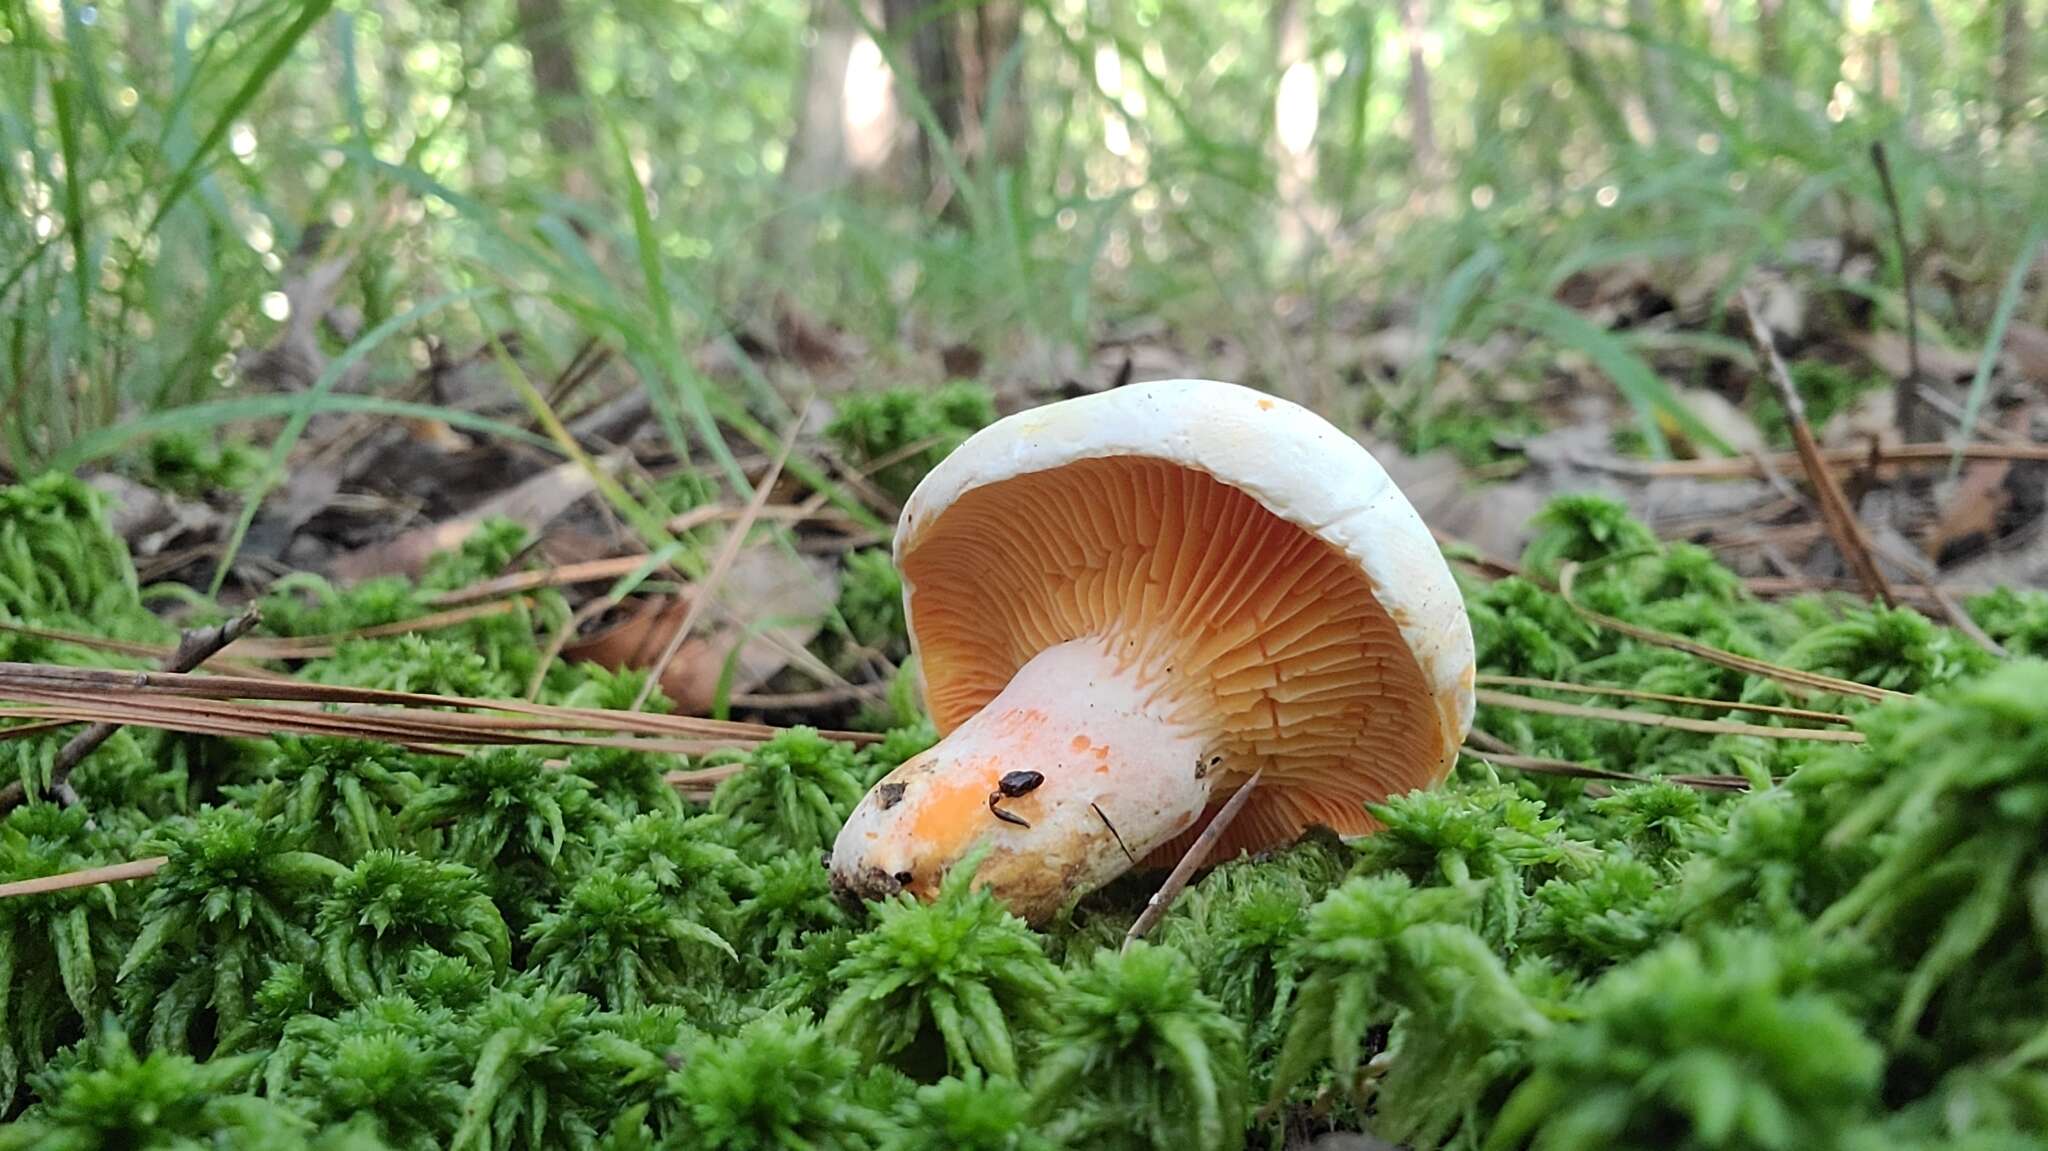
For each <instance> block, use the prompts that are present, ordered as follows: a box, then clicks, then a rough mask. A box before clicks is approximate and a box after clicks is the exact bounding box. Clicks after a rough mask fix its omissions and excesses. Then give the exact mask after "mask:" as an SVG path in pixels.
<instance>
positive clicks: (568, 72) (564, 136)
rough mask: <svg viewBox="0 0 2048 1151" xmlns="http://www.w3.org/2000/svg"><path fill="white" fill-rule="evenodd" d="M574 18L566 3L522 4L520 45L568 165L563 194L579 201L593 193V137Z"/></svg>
mask: <svg viewBox="0 0 2048 1151" xmlns="http://www.w3.org/2000/svg"><path fill="white" fill-rule="evenodd" d="M569 33H570V27H569V19H568V15H567V13H566V12H565V11H564V10H563V8H562V0H519V43H520V45H521V46H522V47H524V48H525V49H526V54H527V58H528V60H529V61H530V62H531V65H532V68H533V95H534V100H535V102H536V103H538V104H539V105H540V107H541V111H542V113H543V115H544V116H545V121H544V123H545V127H544V128H543V131H544V132H545V133H546V135H547V140H548V147H549V148H550V149H551V150H553V152H554V153H555V157H556V159H557V160H558V161H560V162H561V163H562V165H563V168H564V171H563V190H564V191H566V192H568V193H569V195H570V196H572V197H580V196H583V195H585V194H587V193H588V192H589V191H590V190H591V187H590V174H589V170H588V169H589V165H588V164H587V163H584V162H583V161H584V159H585V158H586V157H587V156H588V155H589V153H590V145H591V141H592V139H593V136H592V132H591V126H590V118H589V117H588V116H587V115H586V114H585V111H584V107H583V99H584V97H583V71H582V68H581V67H580V66H579V65H578V64H577V62H576V46H575V44H574V43H572V42H571V40H570V37H569Z"/></svg>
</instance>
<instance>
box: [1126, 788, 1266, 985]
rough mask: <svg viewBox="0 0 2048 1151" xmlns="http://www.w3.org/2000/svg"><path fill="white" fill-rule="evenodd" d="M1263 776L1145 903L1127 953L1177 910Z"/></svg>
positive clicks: (1239, 794)
mask: <svg viewBox="0 0 2048 1151" xmlns="http://www.w3.org/2000/svg"><path fill="white" fill-rule="evenodd" d="M1263 774H1265V771H1264V769H1263V768H1262V769H1260V770H1259V771H1255V772H1252V776H1251V778H1250V779H1247V780H1245V781H1244V784H1243V786H1241V787H1239V788H1238V789H1237V790H1236V791H1235V792H1232V793H1231V796H1230V798H1229V799H1228V800H1225V801H1224V804H1223V808H1222V810H1220V811H1218V812H1217V813H1216V816H1215V818H1213V819H1211V820H1210V821H1209V826H1207V827H1205V828H1203V829H1202V834H1200V835H1197V836H1196V837H1195V841H1194V842H1193V843H1191V844H1189V845H1188V849H1187V851H1186V852H1185V853H1183V854H1182V855H1181V857H1180V862H1179V863H1176V864H1174V865H1173V870H1172V871H1171V872H1169V873H1168V874H1167V876H1166V882H1164V883H1162V884H1160V885H1159V890H1157V891H1155V892H1153V893H1152V898H1150V899H1148V900H1146V901H1145V910H1144V911H1142V912H1139V913H1138V919H1137V922H1135V923H1133V924H1131V929H1130V931H1128V932H1127V933H1125V935H1124V948H1123V949H1124V950H1125V951H1129V950H1130V949H1131V944H1133V943H1136V942H1137V941H1138V940H1140V939H1143V938H1145V936H1146V934H1147V933H1148V932H1150V931H1151V930H1152V929H1153V928H1154V927H1157V926H1158V925H1159V921H1160V920H1161V919H1164V918H1166V912H1167V911H1168V909H1170V908H1171V907H1172V906H1173V901H1174V900H1175V899H1178V898H1179V897H1180V893H1181V889H1182V888H1185V887H1186V886H1187V885H1188V880H1190V879H1193V878H1194V877H1195V872H1197V871H1199V870H1201V867H1202V864H1203V862H1205V861H1206V860H1207V859H1208V858H1209V853H1210V852H1211V851H1213V850H1215V848H1216V841H1217V840H1218V839H1221V838H1222V837H1223V832H1224V829H1226V828H1228V827H1229V826H1230V823H1231V821H1232V820H1234V819H1236V818H1237V813H1238V812H1240V811H1243V810H1244V805H1245V801H1247V800H1249V799H1250V798H1251V797H1252V789H1253V788H1255V787H1257V786H1258V785H1259V777H1260V776H1261V775H1263Z"/></svg>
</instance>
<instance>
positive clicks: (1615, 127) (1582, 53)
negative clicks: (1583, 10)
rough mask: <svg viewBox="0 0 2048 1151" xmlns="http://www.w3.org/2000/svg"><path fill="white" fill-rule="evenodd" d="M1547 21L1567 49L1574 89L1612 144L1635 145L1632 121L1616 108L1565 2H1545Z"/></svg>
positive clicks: (1567, 65)
mask: <svg viewBox="0 0 2048 1151" xmlns="http://www.w3.org/2000/svg"><path fill="white" fill-rule="evenodd" d="M1543 19H1544V21H1545V22H1546V23H1548V24H1550V25H1551V26H1552V27H1553V28H1554V29H1555V30H1556V32H1557V39H1558V43H1560V44H1562V45H1563V46H1564V62H1565V70H1566V71H1568V72H1570V73H1571V78H1572V87H1574V88H1575V89H1577V90H1578V93H1579V96H1580V98H1581V99H1583V100H1585V101H1586V104H1587V106H1588V107H1589V108H1590V109H1591V111H1592V113H1593V118H1594V119H1595V120H1597V121H1599V122H1600V127H1601V130H1603V131H1604V132H1606V133H1607V139H1608V141H1609V142H1611V143H1613V144H1616V145H1623V144H1628V143H1631V142H1632V141H1633V140H1634V139H1635V137H1634V135H1633V134H1631V133H1630V132H1629V127H1628V119H1627V118H1626V117H1624V116H1623V115H1622V114H1621V109H1620V108H1619V107H1617V106H1616V105H1615V103H1614V97H1613V96H1612V95H1610V94H1609V93H1608V91H1607V85H1606V83H1605V82H1603V81H1602V80H1601V79H1600V73H1599V71H1598V70H1597V69H1596V68H1595V67H1594V66H1593V61H1592V58H1591V57H1589V56H1587V54H1586V49H1585V47H1584V46H1583V45H1581V44H1580V43H1579V37H1578V30H1577V29H1576V28H1573V27H1572V19H1573V17H1572V13H1571V10H1570V9H1568V8H1566V7H1565V0H1543Z"/></svg>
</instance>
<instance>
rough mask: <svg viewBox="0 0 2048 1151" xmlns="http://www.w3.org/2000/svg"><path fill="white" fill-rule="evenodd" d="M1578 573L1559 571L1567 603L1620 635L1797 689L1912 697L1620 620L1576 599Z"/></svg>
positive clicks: (1878, 699) (1569, 568)
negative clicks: (1575, 585)
mask: <svg viewBox="0 0 2048 1151" xmlns="http://www.w3.org/2000/svg"><path fill="white" fill-rule="evenodd" d="M1577 575H1578V565H1577V564H1566V565H1565V566H1564V568H1563V569H1562V570H1561V571H1559V572H1558V579H1557V594H1558V597H1559V598H1561V599H1563V600H1564V602H1565V604H1566V606H1568V607H1570V608H1571V609H1572V610H1573V611H1575V612H1577V613H1578V614H1579V618H1581V619H1584V620H1587V621H1588V622H1591V623H1595V624H1598V625H1599V626H1601V627H1603V628H1606V629H1607V630H1608V631H1611V632H1615V633H1616V634H1618V635H1625V636H1627V637H1629V638H1630V639H1633V640H1636V641H1638V642H1641V643H1647V644H1651V645H1653V646H1656V647H1668V648H1670V649H1671V650H1673V651H1682V652H1684V653H1685V654H1687V655H1690V656H1696V657H1698V658H1700V659H1703V660H1706V661H1707V662H1708V663H1711V664H1714V665H1716V666H1719V667H1725V668H1728V669H1730V670H1732V671H1739V672H1743V673H1744V674H1747V675H1755V676H1762V677H1763V678H1765V679H1769V680H1775V681H1777V682H1778V683H1781V684H1785V685H1788V686H1790V687H1794V688H1804V689H1806V690H1808V691H1820V692H1828V693H1830V694H1833V695H1848V696H1855V697H1856V698H1858V699H1867V700H1870V701H1872V702H1875V703H1882V702H1884V701H1885V700H1891V699H1911V698H1912V697H1911V696H1910V695H1907V694H1906V693H1904V692H1898V691H1892V690H1890V689H1888V688H1882V687H1872V686H1870V685H1869V684H1865V683H1857V682H1856V681H1855V680H1850V679H1838V678H1836V677H1835V676H1831V675H1822V674H1821V673H1819V672H1817V671H1802V670H1800V669H1799V668H1796V667H1784V666H1782V665H1780V664H1775V663H1771V662H1769V661H1767V660H1761V659H1753V658H1751V657H1749V656H1746V655H1737V654H1735V653H1734V652H1732V651H1723V650H1721V649H1720V648H1717V647H1713V646H1711V645H1708V644H1704V643H1700V642H1699V641H1698V640H1691V639H1687V638H1685V637H1684V636H1679V635H1672V634H1670V633H1669V632H1661V631H1657V630H1655V629H1653V628H1647V627H1639V626H1637V625H1636V624H1632V623H1629V622H1628V621H1626V620H1619V619H1616V618H1614V617H1613V616H1611V615H1603V614H1602V613H1600V612H1597V611H1594V610H1593V609H1592V608H1589V607H1586V606H1584V605H1583V604H1581V603H1579V602H1578V601H1577V600H1575V599H1573V598H1572V580H1573V578H1574V577H1575V576H1577Z"/></svg>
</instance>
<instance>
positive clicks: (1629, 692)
mask: <svg viewBox="0 0 2048 1151" xmlns="http://www.w3.org/2000/svg"><path fill="white" fill-rule="evenodd" d="M1478 682H1479V683H1481V684H1491V685H1493V686H1495V687H1527V688H1537V689H1540V690H1543V691H1562V692H1574V693H1577V694H1579V695H1611V696H1616V697H1619V698H1621V699H1640V700H1643V701H1645V702H1649V703H1669V704H1676V705H1679V706H1682V707H1697V708H1705V709H1709V710H1715V711H1749V712H1756V713H1757V714H1759V715H1777V716H1783V717H1785V718H1786V719H1803V720H1808V721H1811V722H1813V723H1841V724H1848V723H1854V722H1855V720H1853V719H1851V718H1850V717H1848V716H1846V715H1837V714H1835V713H1834V712H1832V711H1814V710H1813V709H1811V708H1804V707H1779V706H1776V705H1774V704H1767V703H1741V702H1736V701H1731V700H1725V699H1701V698H1699V697H1698V696H1690V695H1669V694H1666V693H1665V692H1661V691H1641V690H1638V689H1636V688H1631V687H1609V686H1607V685H1605V684H1593V683H1568V682H1566V681H1564V680H1558V679H1536V678H1534V677H1532V676H1526V675H1482V676H1480V677H1478Z"/></svg>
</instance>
